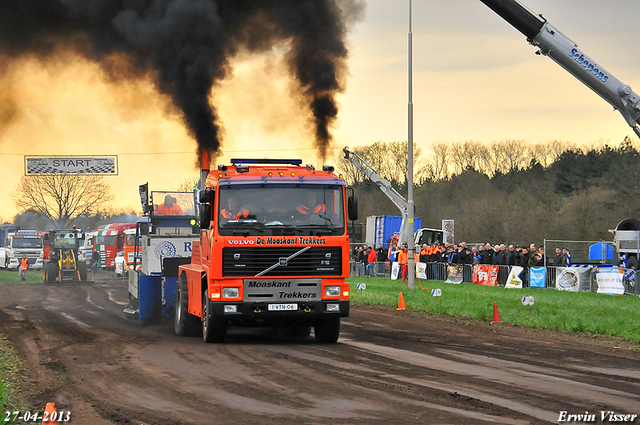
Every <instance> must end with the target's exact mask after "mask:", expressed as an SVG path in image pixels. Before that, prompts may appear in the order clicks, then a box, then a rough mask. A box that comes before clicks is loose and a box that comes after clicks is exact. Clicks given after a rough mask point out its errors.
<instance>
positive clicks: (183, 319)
mask: <svg viewBox="0 0 640 425" xmlns="http://www.w3.org/2000/svg"><path fill="white" fill-rule="evenodd" d="M197 319H198V318H197V317H196V316H194V315H193V314H191V313H189V289H188V287H187V279H186V277H185V276H184V274H183V275H182V276H180V279H179V280H178V284H177V285H176V300H175V317H174V322H173V323H174V332H175V334H176V335H178V336H191V335H194V334H195V333H196V329H197V328H198V322H197Z"/></svg>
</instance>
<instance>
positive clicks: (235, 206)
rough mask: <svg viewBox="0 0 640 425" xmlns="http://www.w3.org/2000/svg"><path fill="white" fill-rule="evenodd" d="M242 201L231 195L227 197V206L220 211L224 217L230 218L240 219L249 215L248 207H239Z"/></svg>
mask: <svg viewBox="0 0 640 425" xmlns="http://www.w3.org/2000/svg"><path fill="white" fill-rule="evenodd" d="M239 206H240V203H239V202H238V200H237V199H236V198H233V197H229V198H228V199H227V208H224V209H222V210H221V211H220V214H221V215H222V218H226V219H230V220H240V219H241V218H247V217H249V210H248V209H246V208H239Z"/></svg>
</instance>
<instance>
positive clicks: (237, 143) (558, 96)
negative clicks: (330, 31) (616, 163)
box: [0, 0, 640, 221]
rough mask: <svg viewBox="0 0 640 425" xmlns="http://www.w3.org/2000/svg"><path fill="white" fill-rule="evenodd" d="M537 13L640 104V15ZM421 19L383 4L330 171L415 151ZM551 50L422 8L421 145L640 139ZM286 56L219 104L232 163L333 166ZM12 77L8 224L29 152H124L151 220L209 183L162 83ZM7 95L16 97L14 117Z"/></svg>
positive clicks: (403, 5)
mask: <svg viewBox="0 0 640 425" xmlns="http://www.w3.org/2000/svg"><path fill="white" fill-rule="evenodd" d="M522 3H523V4H525V5H526V6H527V7H528V8H529V9H531V10H532V11H534V12H535V13H542V14H543V15H544V17H545V18H546V19H547V20H548V21H549V23H550V24H552V25H553V26H554V27H555V28H556V29H558V30H559V31H561V32H562V33H563V34H565V35H566V36H567V37H569V38H570V39H571V40H573V41H574V42H575V43H576V44H577V45H578V46H579V48H580V49H581V50H583V51H584V52H585V53H586V54H588V55H589V56H590V57H591V58H593V59H594V60H596V61H598V63H599V64H600V66H601V67H604V68H605V69H606V70H607V71H608V72H609V73H610V74H612V75H614V76H615V77H616V78H618V79H619V80H621V81H622V82H624V83H626V84H628V85H630V86H631V88H632V89H634V91H636V92H640V55H639V54H638V47H637V46H639V45H640V32H638V31H637V29H636V28H637V24H638V18H640V2H638V1H637V0H609V1H608V2H603V1H595V0H565V1H562V2H558V1H552V0H523V1H522ZM408 15H409V1H408V0H406V1H404V0H402V1H399V0H368V1H366V9H365V12H364V14H363V16H362V17H361V19H360V20H359V21H358V22H355V23H353V24H351V26H350V28H349V34H348V38H347V46H348V48H349V60H348V66H349V75H348V78H347V81H346V90H345V92H344V93H342V94H340V95H339V96H338V102H339V104H340V110H339V113H338V120H337V123H336V125H335V126H334V128H333V131H332V134H333V139H334V140H333V143H332V150H331V152H333V153H334V154H335V155H336V157H335V158H328V159H327V160H326V162H329V163H335V161H337V158H339V157H340V156H339V154H340V152H341V149H342V148H343V147H344V146H349V147H352V148H353V147H355V146H361V145H367V144H371V143H374V142H376V141H383V142H393V141H404V140H407V133H408V130H407V109H408V106H407V105H408V88H407V56H408V53H407V41H408V23H409V17H408ZM535 51H536V48H534V47H533V46H530V45H529V44H528V43H527V42H526V40H525V37H524V36H523V35H522V34H521V33H520V32H518V31H517V30H516V29H514V28H513V27H511V26H510V25H509V24H508V23H507V22H505V21H504V20H503V19H502V18H500V17H499V16H498V15H496V14H495V13H494V12H493V11H492V10H490V9H489V8H488V7H487V6H485V5H484V4H483V3H481V2H480V1H479V0H414V1H413V105H414V143H416V144H417V145H418V146H420V147H421V148H422V149H423V150H424V151H425V152H428V148H429V146H430V144H431V143H433V142H437V141H440V142H457V141H466V140H477V141H479V142H483V143H488V142H491V141H499V140H505V139H524V140H526V141H527V142H529V143H538V142H544V141H550V140H559V141H569V142H573V143H576V144H578V145H590V144H593V143H600V142H608V143H609V144H611V145H618V144H619V143H620V142H621V141H622V140H623V139H624V137H625V136H630V137H632V139H633V140H634V141H636V142H637V141H638V140H637V137H636V136H635V135H634V133H633V131H632V130H631V129H630V128H629V127H628V125H627V124H626V122H625V121H624V119H623V118H622V116H621V115H620V114H619V113H618V112H615V111H613V110H612V108H611V106H610V105H609V104H608V103H606V102H605V101H604V100H602V99H601V98H600V97H599V96H597V95H596V94H595V93H593V92H592V91H591V90H590V89H588V88H587V87H586V86H584V85H583V84H582V83H580V82H579V81H578V80H576V79H575V78H574V77H572V76H571V75H570V74H568V73H567V72H566V71H565V70H563V69H562V68H560V67H559V66H558V65H557V64H556V63H555V62H553V61H552V60H551V59H549V58H547V57H543V56H539V55H536V54H535ZM282 55H283V52H282V51H278V50H274V51H273V52H271V53H269V54H266V55H262V56H251V55H249V54H247V53H244V52H240V53H239V54H238V56H236V57H235V58H234V59H233V60H232V62H231V65H232V73H231V74H230V76H229V78H227V79H226V80H225V81H223V82H222V83H221V84H220V85H218V86H217V87H214V90H213V91H212V94H211V102H212V104H214V105H216V106H217V108H218V110H219V113H220V118H221V121H222V123H223V127H224V136H223V139H222V151H223V155H222V157H220V158H218V160H217V162H218V163H223V162H228V160H229V159H230V158H234V157H258V158H263V157H271V158H275V157H286V158H291V157H298V158H301V159H302V160H303V163H314V164H315V165H316V166H318V165H322V164H321V163H319V160H318V158H317V157H316V152H315V151H314V150H313V148H312V145H313V135H312V133H311V131H310V130H309V129H308V125H307V122H308V117H307V116H306V115H305V114H304V113H303V112H302V108H301V105H300V104H299V103H298V100H295V97H292V96H290V95H289V94H290V87H291V78H289V76H288V75H287V71H286V68H285V66H284V65H283V62H282V60H281V59H282ZM0 60H2V59H0ZM0 65H6V68H5V69H6V72H5V73H3V74H0V86H1V87H3V88H7V87H9V88H11V93H10V94H11V96H12V97H13V98H14V99H16V105H15V106H16V108H17V110H18V113H17V114H16V116H15V118H14V119H13V120H12V121H11V123H10V125H9V126H7V127H5V128H2V129H0V171H1V172H2V184H0V199H2V200H3V201H2V202H0V221H2V219H5V220H11V219H12V218H13V216H14V215H15V214H16V212H17V210H16V207H15V206H14V205H13V202H12V201H11V200H10V198H9V194H10V193H11V192H12V191H13V189H14V188H15V186H16V185H17V183H18V181H19V179H20V177H21V176H22V175H23V174H24V156H25V155H45V156H46V155H96V156H100V155H117V156H118V165H119V174H118V176H107V177H105V179H106V181H107V182H108V183H109V184H110V186H111V188H112V193H113V194H114V195H115V200H114V202H113V206H114V207H116V208H128V209H131V210H134V211H136V212H139V211H140V202H139V195H138V186H139V185H140V184H144V183H147V182H148V183H149V189H150V190H158V191H162V190H176V189H177V187H178V185H179V184H180V183H181V182H183V181H185V180H187V179H191V178H194V177H195V176H197V174H198V171H197V169H196V160H197V158H196V154H195V149H196V142H195V141H194V140H193V139H192V138H191V137H190V136H189V134H188V132H187V130H186V129H185V127H184V125H183V124H182V121H181V117H180V115H179V114H177V113H176V111H175V109H174V108H171V107H170V106H169V102H168V99H166V98H164V97H163V96H161V95H159V94H158V93H157V91H156V90H155V88H154V86H153V84H152V83H151V82H148V81H137V82H128V81H117V82H113V81H110V80H109V79H108V78H107V77H106V76H105V75H104V73H103V72H102V70H101V69H100V67H99V66H97V65H96V64H94V63H91V62H88V61H86V60H85V59H82V58H80V57H79V56H77V55H74V54H73V53H70V52H69V53H66V54H64V55H61V56H59V59H58V60H57V61H56V62H55V63H48V64H46V65H45V64H43V63H42V62H40V61H38V60H37V59H35V58H33V57H22V58H20V59H18V60H14V61H12V62H11V63H9V64H0ZM0 69H3V66H0ZM5 96H7V92H5V93H4V94H3V93H2V91H0V114H1V113H2V103H3V102H4V101H5V100H6V97H5Z"/></svg>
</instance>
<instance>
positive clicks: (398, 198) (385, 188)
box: [342, 147, 413, 244]
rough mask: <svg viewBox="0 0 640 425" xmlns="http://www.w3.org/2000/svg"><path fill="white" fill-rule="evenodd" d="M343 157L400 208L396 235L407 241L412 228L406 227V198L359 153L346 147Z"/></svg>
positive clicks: (403, 241)
mask: <svg viewBox="0 0 640 425" xmlns="http://www.w3.org/2000/svg"><path fill="white" fill-rule="evenodd" d="M342 151H343V152H344V157H345V159H347V160H349V162H351V163H352V164H353V165H354V166H355V167H356V168H357V169H358V170H360V171H362V172H363V173H364V175H365V176H367V177H368V178H369V179H370V180H371V181H373V182H374V183H375V184H376V185H377V186H378V187H379V188H380V190H381V191H382V192H383V193H384V194H385V195H387V197H388V198H389V199H391V202H393V203H394V205H395V206H396V207H398V209H399V210H400V213H401V215H402V224H401V225H400V234H399V235H398V240H399V242H400V243H401V244H402V243H407V244H408V243H409V234H410V233H413V229H411V231H409V230H408V229H407V227H408V225H409V208H408V203H407V200H406V199H405V198H404V196H402V195H401V194H400V193H399V192H398V191H397V190H395V189H394V188H393V186H391V183H390V182H389V181H388V180H387V179H384V178H382V176H381V175H380V173H378V171H376V169H375V168H373V167H372V166H371V165H370V164H369V163H368V162H367V161H365V160H364V159H363V158H362V157H361V156H360V155H358V154H357V153H355V152H351V151H349V149H348V147H345V148H344V149H343V150H342Z"/></svg>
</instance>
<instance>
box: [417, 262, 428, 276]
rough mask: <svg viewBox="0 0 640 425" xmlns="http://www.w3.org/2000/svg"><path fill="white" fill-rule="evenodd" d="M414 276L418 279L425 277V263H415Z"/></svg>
mask: <svg viewBox="0 0 640 425" xmlns="http://www.w3.org/2000/svg"><path fill="white" fill-rule="evenodd" d="M416 276H417V277H418V279H424V280H426V279H427V263H420V262H417V263H416Z"/></svg>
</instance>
